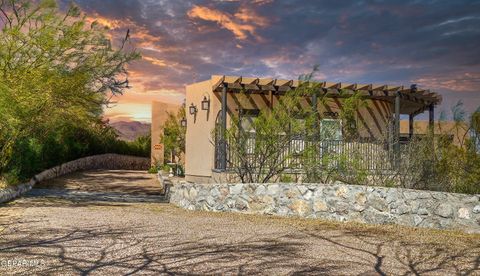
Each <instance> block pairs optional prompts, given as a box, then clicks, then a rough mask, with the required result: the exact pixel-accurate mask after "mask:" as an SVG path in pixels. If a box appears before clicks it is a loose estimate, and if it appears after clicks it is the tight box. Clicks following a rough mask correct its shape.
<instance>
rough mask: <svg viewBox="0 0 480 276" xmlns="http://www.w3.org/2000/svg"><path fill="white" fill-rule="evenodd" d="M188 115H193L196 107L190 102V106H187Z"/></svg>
mask: <svg viewBox="0 0 480 276" xmlns="http://www.w3.org/2000/svg"><path fill="white" fill-rule="evenodd" d="M188 110H189V112H190V115H194V114H196V113H197V107H196V106H195V105H194V104H193V103H192V104H190V107H189V108H188Z"/></svg>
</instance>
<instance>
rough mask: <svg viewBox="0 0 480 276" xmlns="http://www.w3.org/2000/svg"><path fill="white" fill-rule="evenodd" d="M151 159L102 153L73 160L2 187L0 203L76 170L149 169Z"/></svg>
mask: <svg viewBox="0 0 480 276" xmlns="http://www.w3.org/2000/svg"><path fill="white" fill-rule="evenodd" d="M148 168H150V159H149V158H143V157H136V156H128V155H120V154H110V153H109V154H101V155H94V156H88V157H84V158H80V159H77V160H73V161H70V162H67V163H64V164H62V165H59V166H56V167H53V168H51V169H48V170H45V171H43V172H41V173H39V174H37V175H35V176H34V177H33V178H32V179H31V180H30V181H29V182H28V183H23V184H19V185H16V186H11V187H8V188H6V189H0V203H3V202H7V201H10V200H12V199H14V198H16V197H18V196H20V195H22V194H24V193H25V192H27V191H29V190H30V189H31V188H32V187H33V185H35V184H36V183H38V182H41V181H44V180H48V179H52V178H55V177H59V176H62V175H66V174H69V173H72V172H76V171H82V170H94V169H107V170H115V169H116V170H148Z"/></svg>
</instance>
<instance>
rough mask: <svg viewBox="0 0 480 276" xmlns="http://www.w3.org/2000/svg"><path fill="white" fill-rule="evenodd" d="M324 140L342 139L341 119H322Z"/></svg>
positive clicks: (322, 137)
mask: <svg viewBox="0 0 480 276" xmlns="http://www.w3.org/2000/svg"><path fill="white" fill-rule="evenodd" d="M320 137H321V139H322V140H342V121H341V120H339V119H322V120H321V121H320Z"/></svg>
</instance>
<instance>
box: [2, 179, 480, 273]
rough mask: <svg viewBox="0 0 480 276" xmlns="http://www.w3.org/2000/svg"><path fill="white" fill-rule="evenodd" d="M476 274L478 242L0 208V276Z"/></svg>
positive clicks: (355, 229)
mask: <svg viewBox="0 0 480 276" xmlns="http://www.w3.org/2000/svg"><path fill="white" fill-rule="evenodd" d="M102 174H104V176H103V177H104V180H108V179H109V178H111V181H116V180H115V178H116V175H115V174H114V173H112V172H104V173H102ZM108 174H110V176H108ZM126 175H128V174H123V175H122V177H126ZM146 176H147V175H146V174H145V177H146ZM70 177H71V178H72V179H70V180H73V179H74V178H76V177H78V175H73V176H70ZM70 180H69V178H68V177H67V178H65V181H70ZM124 180H125V182H126V183H129V181H126V180H127V179H124ZM75 181H77V180H75ZM132 181H133V180H132ZM83 184H85V185H87V184H88V183H83ZM83 184H82V185H83ZM140 184H141V182H139V184H138V185H140ZM82 185H80V186H82ZM97 185H98V183H97ZM128 185H131V183H130V184H128ZM87 190H92V191H93V190H95V189H94V188H92V187H90V188H89V189H87ZM479 266H480V235H466V234H461V233H456V232H447V231H438V230H421V229H411V228H404V227H395V226H381V227H380V226H377V227H375V226H365V225H359V224H353V223H344V224H342V223H332V222H324V221H319V220H306V219H293V218H276V217H262V216H254V215H240V214H227V213H207V212H193V211H186V210H182V209H179V208H176V207H174V206H172V205H170V204H166V203H119V202H104V201H102V202H100V201H93V200H81V201H78V200H74V199H73V200H72V199H70V200H65V199H59V198H45V197H30V198H22V199H19V200H16V201H14V202H11V203H9V204H6V205H0V275H9V274H25V275H32V274H49V275H51V274H54V275H77V274H81V275H88V274H93V275H105V274H110V275H118V274H121V275H128V274H150V275H158V274H264V275H279V274H299V275H303V274H306V275H392V274H394V275H418V274H428V275H460V274H461V275H480V270H479Z"/></svg>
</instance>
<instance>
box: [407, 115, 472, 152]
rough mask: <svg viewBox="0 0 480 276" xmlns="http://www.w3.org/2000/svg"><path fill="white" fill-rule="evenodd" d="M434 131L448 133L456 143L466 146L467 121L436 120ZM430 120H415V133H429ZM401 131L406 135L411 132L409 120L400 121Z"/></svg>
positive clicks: (438, 133) (441, 133)
mask: <svg viewBox="0 0 480 276" xmlns="http://www.w3.org/2000/svg"><path fill="white" fill-rule="evenodd" d="M433 125H434V129H433V132H434V134H435V135H448V136H450V137H451V139H452V142H453V144H454V145H457V146H464V145H465V142H466V139H468V138H469V136H468V126H467V125H466V124H465V123H456V122H452V121H436V122H435V123H434V124H433ZM428 126H429V124H428V121H425V120H417V121H414V122H413V134H414V135H426V134H428ZM400 133H401V135H403V136H406V135H407V134H408V133H409V122H408V121H406V120H402V121H400Z"/></svg>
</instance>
